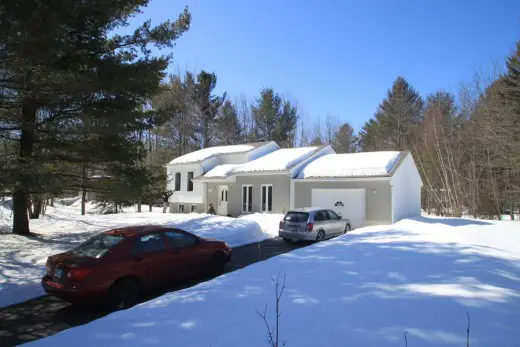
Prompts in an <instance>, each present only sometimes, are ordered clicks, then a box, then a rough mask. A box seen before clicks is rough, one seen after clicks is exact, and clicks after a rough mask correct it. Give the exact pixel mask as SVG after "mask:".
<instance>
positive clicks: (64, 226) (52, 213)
mask: <svg viewBox="0 0 520 347" xmlns="http://www.w3.org/2000/svg"><path fill="white" fill-rule="evenodd" d="M89 208H90V209H91V210H92V206H89ZM133 210H134V208H128V209H126V210H125V211H126V213H120V214H111V215H99V214H87V215H86V216H81V215H80V214H79V211H80V207H79V206H78V204H76V203H73V204H72V205H70V206H63V205H60V206H58V207H56V208H52V207H48V208H47V213H46V215H45V216H44V217H43V219H39V220H31V222H30V223H31V231H32V232H33V233H36V234H38V235H37V236H31V237H23V236H17V235H13V234H12V233H11V232H10V231H11V224H12V219H11V216H10V214H11V211H10V210H8V209H6V208H3V207H1V206H0V307H5V306H8V305H12V304H15V303H19V302H23V301H26V300H29V299H32V298H35V297H38V296H40V295H43V294H44V293H43V290H42V288H41V285H40V278H41V276H42V275H43V273H44V271H45V262H46V260H47V257H48V256H50V255H53V254H56V253H60V252H64V251H66V250H69V249H71V248H72V247H73V246H74V245H76V244H78V243H80V242H82V241H84V240H85V239H87V238H89V237H90V236H93V235H95V234H96V233H98V232H100V231H103V230H106V229H109V228H114V227H119V226H125V225H143V224H160V225H175V226H176V227H178V228H181V229H184V230H187V231H190V232H192V233H194V234H196V235H199V236H201V237H210V238H215V239H218V240H222V241H225V242H227V243H228V244H229V245H230V246H231V247H237V246H242V245H246V244H250V243H254V242H258V241H262V240H265V239H268V238H271V237H274V236H277V235H278V221H280V220H281V218H282V215H266V214H260V213H255V214H253V215H249V216H244V217H243V218H229V217H223V216H214V215H208V214H197V213H190V214H170V213H160V212H159V211H161V210H162V209H161V208H158V209H154V211H155V212H143V213H136V212H133ZM147 210H148V206H143V211H147ZM275 220H276V222H275Z"/></svg>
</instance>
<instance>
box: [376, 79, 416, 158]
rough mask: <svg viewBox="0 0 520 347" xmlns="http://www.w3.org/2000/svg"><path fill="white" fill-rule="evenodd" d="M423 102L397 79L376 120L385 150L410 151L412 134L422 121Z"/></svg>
mask: <svg viewBox="0 0 520 347" xmlns="http://www.w3.org/2000/svg"><path fill="white" fill-rule="evenodd" d="M422 108H423V101H422V99H421V97H420V95H419V93H417V91H416V90H415V89H414V88H413V87H412V86H410V84H409V83H408V82H407V81H406V80H405V79H404V78H403V77H398V78H397V79H396V80H395V82H394V83H393V85H392V88H391V89H390V90H389V91H388V95H387V97H386V99H385V100H384V101H383V103H382V104H381V105H380V107H379V111H380V117H379V119H378V121H379V123H380V126H381V128H382V130H383V134H384V137H385V140H386V142H387V147H386V148H385V149H387V150H397V151H402V150H405V149H410V145H411V143H412V141H413V139H412V134H413V132H414V129H415V128H416V126H417V125H418V124H419V123H420V122H421V119H422Z"/></svg>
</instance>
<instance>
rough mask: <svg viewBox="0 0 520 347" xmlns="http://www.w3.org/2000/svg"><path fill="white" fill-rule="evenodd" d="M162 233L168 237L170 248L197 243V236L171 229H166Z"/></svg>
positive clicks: (184, 246) (190, 245)
mask: <svg viewBox="0 0 520 347" xmlns="http://www.w3.org/2000/svg"><path fill="white" fill-rule="evenodd" d="M164 234H165V235H166V237H167V238H168V241H170V245H171V247H172V248H186V247H192V246H195V245H196V244H197V238H195V237H194V236H191V235H188V234H184V233H180V232H178V231H173V230H172V231H166V232H165V233H164Z"/></svg>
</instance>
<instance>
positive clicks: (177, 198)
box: [166, 164, 204, 204]
mask: <svg viewBox="0 0 520 347" xmlns="http://www.w3.org/2000/svg"><path fill="white" fill-rule="evenodd" d="M166 172H167V174H168V180H169V181H168V189H171V190H172V191H174V192H173V195H172V196H170V199H169V202H172V203H185V204H203V203H204V191H203V189H202V188H203V186H202V183H199V182H193V191H191V192H188V172H193V177H197V176H199V175H201V174H202V168H201V167H200V165H198V164H191V165H175V166H168V167H167V168H166ZM176 172H180V174H181V190H180V191H177V192H176V191H175V173H176Z"/></svg>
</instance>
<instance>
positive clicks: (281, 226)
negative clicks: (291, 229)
mask: <svg viewBox="0 0 520 347" xmlns="http://www.w3.org/2000/svg"><path fill="white" fill-rule="evenodd" d="M279 228H280V229H283V220H281V221H280V225H279Z"/></svg>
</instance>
